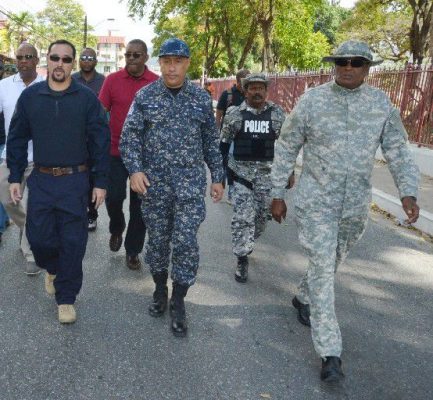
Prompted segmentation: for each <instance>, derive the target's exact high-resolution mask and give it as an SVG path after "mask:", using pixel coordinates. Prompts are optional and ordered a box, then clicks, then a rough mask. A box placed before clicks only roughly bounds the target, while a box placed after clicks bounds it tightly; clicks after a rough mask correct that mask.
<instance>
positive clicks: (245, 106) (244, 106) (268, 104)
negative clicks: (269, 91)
mask: <svg viewBox="0 0 433 400" xmlns="http://www.w3.org/2000/svg"><path fill="white" fill-rule="evenodd" d="M272 106H273V103H272V102H271V101H268V100H266V102H265V106H264V107H263V108H262V109H261V110H260V112H259V110H258V109H257V108H254V107H251V106H249V105H248V104H247V101H246V100H244V101H243V102H242V104H241V105H240V106H239V110H240V111H244V110H245V111H249V112H252V113H253V114H261V113H263V112H265V111H266V110H267V109H268V108H271V107H272Z"/></svg>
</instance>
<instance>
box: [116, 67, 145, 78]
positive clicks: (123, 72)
mask: <svg viewBox="0 0 433 400" xmlns="http://www.w3.org/2000/svg"><path fill="white" fill-rule="evenodd" d="M148 71H149V69H148V68H147V65H145V66H144V71H143V73H142V74H141V75H140V76H137V77H136V76H132V75H129V74H128V71H127V70H126V68H122V69H121V70H120V71H119V72H120V76H121V77H122V78H125V79H133V80H134V81H141V80H148Z"/></svg>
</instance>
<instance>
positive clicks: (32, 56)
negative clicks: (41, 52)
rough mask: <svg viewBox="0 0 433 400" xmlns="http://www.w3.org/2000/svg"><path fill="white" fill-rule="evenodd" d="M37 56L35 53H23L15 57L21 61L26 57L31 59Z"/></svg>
mask: <svg viewBox="0 0 433 400" xmlns="http://www.w3.org/2000/svg"><path fill="white" fill-rule="evenodd" d="M35 57H36V56H35V55H34V54H24V55H22V56H15V58H16V59H17V60H18V61H21V60H24V59H26V60H31V59H32V58H35Z"/></svg>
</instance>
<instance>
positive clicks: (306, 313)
mask: <svg viewBox="0 0 433 400" xmlns="http://www.w3.org/2000/svg"><path fill="white" fill-rule="evenodd" d="M292 304H293V307H295V308H296V309H297V310H298V321H299V322H300V323H301V324H302V325H305V326H311V323H310V306H309V305H308V304H302V303H301V302H300V301H299V300H298V298H297V297H296V296H295V297H293V300H292Z"/></svg>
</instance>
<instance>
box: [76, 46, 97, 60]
mask: <svg viewBox="0 0 433 400" xmlns="http://www.w3.org/2000/svg"><path fill="white" fill-rule="evenodd" d="M80 56H92V57H95V58H96V51H95V50H93V49H92V48H91V47H86V48H84V49H83V50H82V51H81V53H80Z"/></svg>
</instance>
